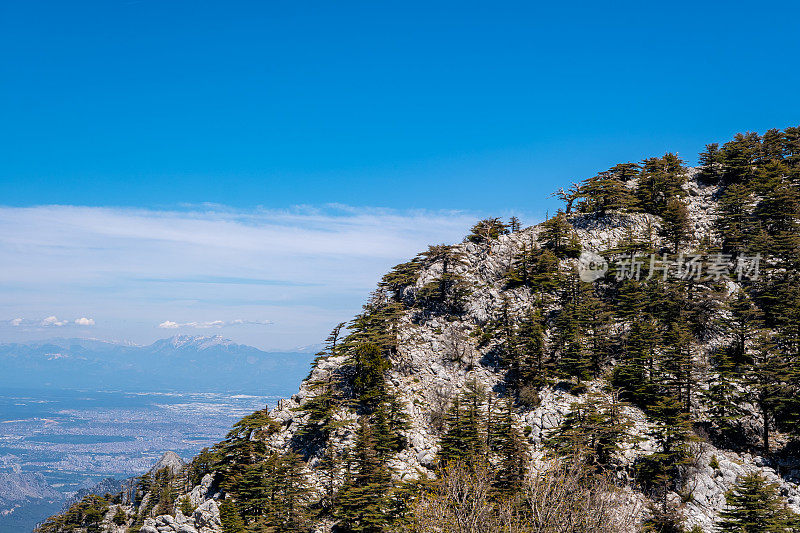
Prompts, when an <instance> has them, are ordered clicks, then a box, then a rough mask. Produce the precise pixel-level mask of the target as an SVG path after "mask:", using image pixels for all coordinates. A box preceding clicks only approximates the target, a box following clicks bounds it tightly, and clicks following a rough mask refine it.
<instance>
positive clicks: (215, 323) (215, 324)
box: [158, 318, 273, 329]
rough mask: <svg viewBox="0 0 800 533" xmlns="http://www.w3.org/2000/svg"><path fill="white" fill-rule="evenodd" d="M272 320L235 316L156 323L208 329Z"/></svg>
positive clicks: (270, 322)
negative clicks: (197, 320)
mask: <svg viewBox="0 0 800 533" xmlns="http://www.w3.org/2000/svg"><path fill="white" fill-rule="evenodd" d="M272 323H273V322H272V321H271V320H243V319H241V318H237V319H236V320H227V321H226V320H210V321H207V322H183V323H178V322H173V321H172V320H167V321H164V322H162V323H161V324H159V325H158V327H159V328H161V329H177V328H194V329H209V328H224V327H227V326H247V325H258V326H269V325H270V324H272Z"/></svg>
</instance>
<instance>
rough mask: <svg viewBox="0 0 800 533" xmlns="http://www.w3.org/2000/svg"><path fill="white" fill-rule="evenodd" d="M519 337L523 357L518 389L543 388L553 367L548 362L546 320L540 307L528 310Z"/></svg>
mask: <svg viewBox="0 0 800 533" xmlns="http://www.w3.org/2000/svg"><path fill="white" fill-rule="evenodd" d="M518 337H519V349H520V352H521V354H522V355H521V361H520V365H519V370H518V375H517V383H516V385H517V389H518V390H519V389H521V388H522V387H524V386H526V385H529V386H534V387H537V388H538V387H541V386H542V385H544V383H545V382H546V381H547V379H548V377H549V374H550V370H551V369H550V367H551V365H550V362H549V361H547V360H546V354H545V341H544V319H543V318H542V312H541V310H540V309H539V308H538V307H537V308H536V309H530V310H528V312H527V313H526V315H525V317H524V318H523V319H522V320H521V321H520V325H519V334H518Z"/></svg>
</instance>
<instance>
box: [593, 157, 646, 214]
mask: <svg viewBox="0 0 800 533" xmlns="http://www.w3.org/2000/svg"><path fill="white" fill-rule="evenodd" d="M638 170H639V166H638V165H636V164H635V163H627V164H621V165H616V166H615V167H613V168H611V169H609V170H607V171H606V172H601V173H600V174H598V175H597V176H595V177H593V178H589V179H588V180H586V181H584V182H583V184H582V185H581V188H580V190H579V193H578V194H579V196H580V197H583V198H585V201H584V203H583V204H581V206H580V208H581V211H584V212H588V213H597V214H600V215H603V214H605V213H607V212H609V211H624V210H627V209H630V208H631V207H633V206H634V205H635V203H636V199H635V197H634V195H633V190H632V189H631V188H629V187H628V185H627V183H628V182H629V181H630V180H631V179H633V178H635V177H636V176H637V175H638Z"/></svg>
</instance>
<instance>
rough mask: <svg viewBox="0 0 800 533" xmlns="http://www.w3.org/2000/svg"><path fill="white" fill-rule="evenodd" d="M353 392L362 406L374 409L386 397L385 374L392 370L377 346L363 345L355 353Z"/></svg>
mask: <svg viewBox="0 0 800 533" xmlns="http://www.w3.org/2000/svg"><path fill="white" fill-rule="evenodd" d="M352 365H353V367H354V371H353V379H352V384H353V391H354V392H355V394H356V397H357V398H358V402H359V404H360V405H362V406H364V407H366V408H368V409H373V408H374V407H375V406H377V405H379V404H380V403H381V402H382V401H383V400H384V399H385V397H386V382H385V374H386V371H388V370H389V368H390V366H391V365H390V363H389V361H388V360H387V359H386V357H385V355H384V354H383V352H382V351H381V349H380V348H379V347H378V346H377V345H376V344H372V343H369V344H362V345H360V346H358V347H357V348H356V349H355V350H354V353H353V357H352Z"/></svg>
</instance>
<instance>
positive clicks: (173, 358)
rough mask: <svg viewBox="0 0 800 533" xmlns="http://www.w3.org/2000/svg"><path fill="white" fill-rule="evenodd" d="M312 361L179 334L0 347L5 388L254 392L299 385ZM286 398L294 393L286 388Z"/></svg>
mask: <svg viewBox="0 0 800 533" xmlns="http://www.w3.org/2000/svg"><path fill="white" fill-rule="evenodd" d="M312 357H313V356H312V355H310V354H306V353H293V352H265V351H262V350H259V349H258V348H254V347H252V346H247V345H244V344H237V343H236V342H234V341H232V340H230V339H225V338H223V337H222V336H219V335H214V336H190V335H176V336H174V337H171V338H168V339H160V340H157V341H156V342H154V343H152V344H150V345H147V346H138V345H133V344H131V343H117V342H108V341H100V340H96V339H48V340H45V341H37V342H30V343H8V344H0V365H2V367H3V368H4V370H5V378H6V379H7V382H6V383H4V384H5V385H6V386H12V385H13V386H15V387H38V386H48V387H62V388H81V387H91V388H96V387H97V385H98V384H99V383H102V385H103V386H104V387H108V388H113V389H125V390H148V391H152V390H181V391H209V390H219V391H223V390H237V391H242V392H258V391H260V390H263V389H265V388H266V387H272V386H275V385H277V386H281V384H284V383H296V382H298V381H299V380H300V379H301V378H302V377H303V376H304V375H305V374H306V373H307V372H308V364H309V362H310V360H311V359H312ZM285 392H286V393H289V392H291V391H290V390H288V389H287V390H286V391H285Z"/></svg>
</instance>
